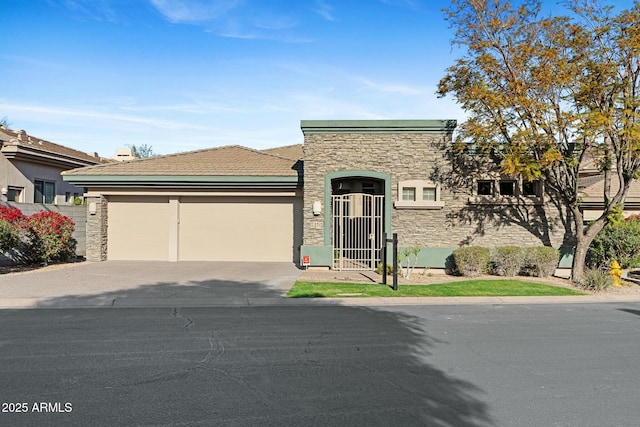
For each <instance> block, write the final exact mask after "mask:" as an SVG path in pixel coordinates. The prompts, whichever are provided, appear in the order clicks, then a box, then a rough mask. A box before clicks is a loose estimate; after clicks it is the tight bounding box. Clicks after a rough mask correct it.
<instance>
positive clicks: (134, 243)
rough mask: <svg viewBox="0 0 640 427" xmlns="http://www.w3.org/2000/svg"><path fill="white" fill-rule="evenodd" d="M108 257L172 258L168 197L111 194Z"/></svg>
mask: <svg viewBox="0 0 640 427" xmlns="http://www.w3.org/2000/svg"><path fill="white" fill-rule="evenodd" d="M107 206H108V208H107V209H108V211H107V212H108V213H107V218H108V220H107V225H108V228H107V238H108V241H107V259H110V260H156V261H168V260H169V199H168V197H144V198H142V197H135V198H134V197H114V196H111V197H109V204H108V205H107Z"/></svg>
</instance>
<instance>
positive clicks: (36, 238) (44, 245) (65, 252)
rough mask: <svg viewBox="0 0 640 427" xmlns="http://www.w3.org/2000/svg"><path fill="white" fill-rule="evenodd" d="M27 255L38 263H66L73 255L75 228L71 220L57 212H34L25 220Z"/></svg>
mask: <svg viewBox="0 0 640 427" xmlns="http://www.w3.org/2000/svg"><path fill="white" fill-rule="evenodd" d="M24 227H25V229H26V230H27V246H28V248H29V255H30V257H31V258H33V259H37V260H38V261H44V262H49V261H52V260H56V261H68V260H69V259H71V258H72V257H73V256H74V255H75V251H76V240H75V239H74V238H73V237H72V234H73V229H74V227H75V224H74V222H73V221H72V220H71V218H69V217H66V216H64V215H62V214H60V213H58V212H49V211H41V212H36V213H34V214H33V215H31V216H30V217H29V218H27V219H26V221H25V225H24Z"/></svg>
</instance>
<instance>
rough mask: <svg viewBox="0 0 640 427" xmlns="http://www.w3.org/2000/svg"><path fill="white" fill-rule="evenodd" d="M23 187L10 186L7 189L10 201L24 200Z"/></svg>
mask: <svg viewBox="0 0 640 427" xmlns="http://www.w3.org/2000/svg"><path fill="white" fill-rule="evenodd" d="M23 190H24V189H23V188H22V187H9V188H8V191H7V201H8V202H22V191H23Z"/></svg>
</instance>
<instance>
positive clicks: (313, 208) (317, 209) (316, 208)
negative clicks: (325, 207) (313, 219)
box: [311, 200, 322, 216]
mask: <svg viewBox="0 0 640 427" xmlns="http://www.w3.org/2000/svg"><path fill="white" fill-rule="evenodd" d="M311 211H312V212H313V215H314V216H319V215H320V213H321V212H322V205H321V204H320V202H319V201H317V200H316V201H315V202H313V205H311Z"/></svg>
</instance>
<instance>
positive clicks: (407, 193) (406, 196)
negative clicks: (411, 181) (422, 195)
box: [402, 187, 416, 201]
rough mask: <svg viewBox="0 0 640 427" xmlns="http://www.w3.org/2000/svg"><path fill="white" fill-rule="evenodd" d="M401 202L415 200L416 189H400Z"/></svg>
mask: <svg viewBox="0 0 640 427" xmlns="http://www.w3.org/2000/svg"><path fill="white" fill-rule="evenodd" d="M402 200H410V201H415V200H416V188H415V187H403V188H402Z"/></svg>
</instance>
